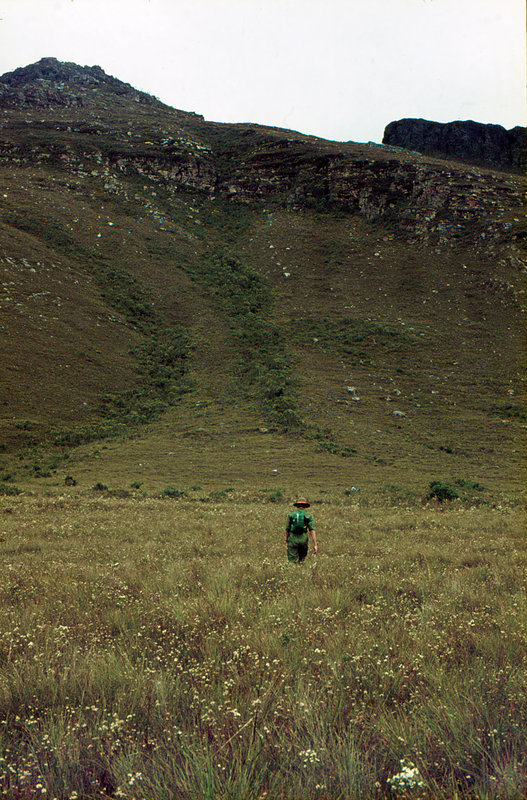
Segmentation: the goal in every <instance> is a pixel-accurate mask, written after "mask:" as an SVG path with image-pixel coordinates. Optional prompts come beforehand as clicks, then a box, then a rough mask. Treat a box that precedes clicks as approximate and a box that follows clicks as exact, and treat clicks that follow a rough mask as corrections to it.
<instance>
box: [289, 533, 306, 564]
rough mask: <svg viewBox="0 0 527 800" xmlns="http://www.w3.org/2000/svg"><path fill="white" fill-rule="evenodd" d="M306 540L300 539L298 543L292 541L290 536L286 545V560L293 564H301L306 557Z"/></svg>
mask: <svg viewBox="0 0 527 800" xmlns="http://www.w3.org/2000/svg"><path fill="white" fill-rule="evenodd" d="M307 548H308V538H307V536H306V537H305V539H301V540H300V541H298V540H296V541H295V540H294V539H293V537H292V536H290V537H289V542H288V543H287V560H288V561H291V562H292V563H293V564H301V563H302V561H303V560H304V558H305V557H306V556H307Z"/></svg>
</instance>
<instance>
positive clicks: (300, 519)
mask: <svg viewBox="0 0 527 800" xmlns="http://www.w3.org/2000/svg"><path fill="white" fill-rule="evenodd" d="M304 519H305V517H304V512H303V511H293V512H292V514H291V522H290V524H289V530H290V532H291V533H294V534H296V535H297V536H300V534H302V533H304V530H305V521H304Z"/></svg>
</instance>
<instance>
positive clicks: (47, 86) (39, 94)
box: [0, 58, 202, 119]
mask: <svg viewBox="0 0 527 800" xmlns="http://www.w3.org/2000/svg"><path fill="white" fill-rule="evenodd" d="M104 95H107V96H108V95H110V96H111V97H112V99H113V101H114V102H115V101H116V100H119V99H123V100H125V101H130V100H131V101H133V102H136V103H140V104H142V105H147V106H159V107H163V103H161V102H160V101H159V100H158V99H157V98H156V97H152V95H149V94H147V93H146V92H139V91H138V90H137V89H134V87H133V86H131V85H130V84H129V83H124V82H123V81H120V80H119V79H118V78H114V77H113V76H112V75H107V73H106V72H105V71H104V70H103V69H101V67H98V66H93V67H88V66H86V67H81V66H79V65H78V64H74V63H72V62H63V61H58V60H57V59H56V58H42V59H41V60H40V61H37V63H35V64H30V65H29V66H27V67H20V68H19V69H15V70H13V72H6V73H5V74H4V75H2V76H1V77H0V108H12V109H15V108H52V107H54V106H59V107H64V108H76V107H80V108H84V107H90V106H95V105H96V104H98V103H100V101H101V97H102V96H104ZM181 113H184V112H181ZM186 113H187V114H188V112H186ZM189 116H192V117H198V118H200V119H202V117H201V116H200V115H197V114H192V113H190V114H189Z"/></svg>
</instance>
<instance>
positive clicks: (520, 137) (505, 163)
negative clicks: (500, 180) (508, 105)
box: [383, 119, 527, 172]
mask: <svg viewBox="0 0 527 800" xmlns="http://www.w3.org/2000/svg"><path fill="white" fill-rule="evenodd" d="M526 132H527V129H526V128H522V127H520V126H517V127H516V128H512V130H510V131H507V130H505V128H503V127H502V126H501V125H484V124H483V123H481V122H472V121H471V120H468V121H466V122H459V121H458V122H446V123H443V122H430V121H429V120H426V119H400V120H397V121H396V122H390V124H389V125H387V126H386V128H385V131H384V137H383V144H385V145H391V146H395V147H403V148H405V149H406V150H416V151H417V152H418V153H423V154H425V155H429V156H439V157H443V158H444V157H445V156H446V157H447V158H456V159H459V160H461V161H467V162H469V163H471V164H479V165H481V166H487V167H493V168H497V169H503V170H513V171H515V172H516V171H523V170H524V169H525V160H526V159H525V156H526Z"/></svg>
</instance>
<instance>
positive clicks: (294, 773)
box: [0, 495, 527, 800]
mask: <svg viewBox="0 0 527 800" xmlns="http://www.w3.org/2000/svg"><path fill="white" fill-rule="evenodd" d="M286 512H287V506H286V505H285V504H282V503H277V502H274V503H256V502H250V501H249V498H244V497H243V496H241V495H240V496H234V495H231V499H229V500H226V501H224V502H221V503H212V502H208V503H200V502H197V501H190V500H188V499H178V500H171V499H149V498H144V499H139V498H127V499H118V498H115V497H114V498H111V497H103V496H98V497H97V498H91V497H88V496H86V497H77V498H66V497H40V498H39V497H24V496H18V497H12V498H11V497H10V498H7V497H6V498H0V514H1V516H0V525H1V539H2V541H1V543H0V547H1V550H2V560H3V567H4V568H3V571H2V577H1V581H0V599H1V606H0V665H1V673H0V759H1V760H0V765H1V767H2V769H1V772H0V776H1V777H0V793H1V794H2V795H3V796H5V797H8V798H13V799H14V798H17V799H18V798H30V797H31V798H38V797H47V798H60V800H63V799H64V798H70V799H71V798H96V797H107V796H113V797H121V798H129V799H130V800H131V798H144V800H167V798H181V799H182V800H183V799H184V800H201V798H211V800H212V799H214V800H227V799H229V800H230V799H231V798H239V799H240V800H241V798H244V800H252V798H254V800H256V798H264V797H267V798H283V799H284V800H286V799H288V800H289V799H291V800H293V798H294V800H296V798H300V797H302V798H310V799H311V800H315V798H317V799H318V800H329V799H330V798H332V799H333V798H335V799H336V798H342V800H344V798H349V799H350V800H351V799H352V798H353V799H354V800H358V798H362V799H364V798H379V797H384V796H395V795H397V794H399V796H401V794H403V796H405V797H416V798H417V797H420V798H445V800H446V798H455V797H457V798H488V800H490V799H491V798H493V799H494V800H498V798H499V800H504V798H509V799H510V800H512V799H513V798H520V797H522V796H524V792H525V790H526V788H527V785H526V763H525V730H527V727H526V725H525V723H526V722H527V720H526V718H525V717H526V714H525V709H526V691H525V681H524V675H525V673H524V669H525V641H524V630H523V627H522V623H523V618H524V612H525V605H524V594H523V590H522V583H521V579H522V564H523V562H524V555H525V553H524V548H525V541H524V539H523V538H522V531H523V521H524V520H523V517H522V515H521V513H520V512H519V511H517V510H513V509H512V510H511V509H506V508H503V509H493V510H492V509H477V510H476V509H465V510H463V509H457V510H425V509H404V508H399V509H395V508H389V507H386V508H377V509H375V510H372V509H364V508H359V507H358V506H356V505H353V504H352V502H351V501H350V500H347V499H346V500H343V501H342V502H335V503H333V504H330V503H324V504H320V505H318V506H315V507H314V512H315V520H316V522H317V533H318V539H319V547H320V552H319V555H318V556H317V557H316V558H315V557H313V556H312V555H311V554H310V556H309V557H308V560H307V562H306V563H305V565H303V566H301V567H295V566H289V565H288V564H287V563H286V558H285V541H284V539H285V535H284V520H285V515H286ZM409 762H411V764H412V765H413V772H412V770H411V769H410V768H409V767H407V766H405V764H408V763H409ZM412 775H413V776H414V777H413V778H412V777H411V776H412ZM401 776H402V777H401ZM405 776H406V777H405ZM408 776H410V777H408Z"/></svg>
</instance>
